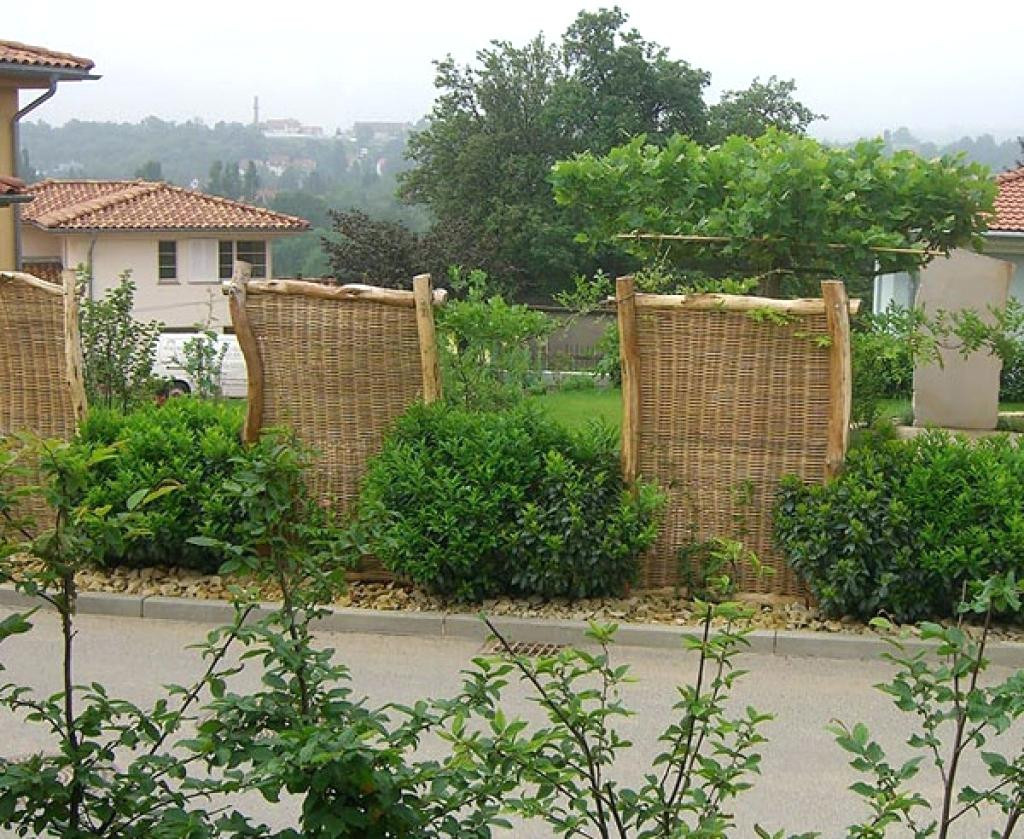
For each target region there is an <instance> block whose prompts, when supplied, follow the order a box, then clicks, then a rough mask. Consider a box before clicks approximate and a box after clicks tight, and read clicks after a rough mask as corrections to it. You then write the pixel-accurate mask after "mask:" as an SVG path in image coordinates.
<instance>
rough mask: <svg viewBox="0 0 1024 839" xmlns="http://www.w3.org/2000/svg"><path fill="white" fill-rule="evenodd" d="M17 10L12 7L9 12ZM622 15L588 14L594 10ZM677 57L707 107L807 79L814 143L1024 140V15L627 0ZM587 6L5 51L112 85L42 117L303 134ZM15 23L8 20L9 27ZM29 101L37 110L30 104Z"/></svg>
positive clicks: (160, 20)
mask: <svg viewBox="0 0 1024 839" xmlns="http://www.w3.org/2000/svg"><path fill="white" fill-rule="evenodd" d="M0 2H2V3H3V4H4V5H8V4H11V5H14V3H15V0H0ZM600 5H611V3H610V2H609V3H604V4H601V3H593V4H589V5H587V6H586V8H589V9H596V8H598V7H599V6H600ZM620 5H621V6H622V8H623V9H624V10H625V11H626V12H627V13H628V14H629V15H630V19H631V20H630V22H631V24H632V25H634V26H635V27H636V28H637V29H639V30H640V32H641V33H642V34H643V35H644V36H645V37H647V38H648V39H651V40H654V41H657V42H659V43H661V44H663V45H664V46H667V47H669V49H670V51H671V55H672V57H673V58H680V59H685V60H686V61H689V62H690V63H691V64H694V65H696V66H698V67H701V68H703V69H705V70H708V71H710V72H711V75H712V84H711V90H710V93H709V98H710V99H711V100H712V101H713V100H714V99H716V98H717V94H718V93H719V92H720V91H722V90H728V89H734V88H740V87H745V86H747V85H748V84H749V83H750V81H751V79H752V78H753V77H754V76H757V75H760V76H762V77H766V76H769V75H771V74H775V75H777V76H780V77H782V78H794V79H796V82H797V90H798V96H799V98H800V99H801V100H802V101H804V102H805V103H806V104H807V105H809V106H810V107H811V108H812V109H813V110H815V111H818V112H822V113H825V114H828V116H829V119H828V121H826V122H819V123H816V124H815V125H814V127H813V129H812V133H814V134H816V135H817V136H819V137H823V138H828V139H849V138H852V137H855V136H860V135H870V134H876V133H879V132H881V131H882V130H883V129H885V128H895V127H898V126H900V125H906V126H908V127H910V128H911V129H912V130H913V131H914V132H915V133H916V134H918V135H919V136H921V137H923V138H928V139H940V140H944V139H952V138H953V137H956V136H960V135H962V134H981V133H992V134H995V135H996V136H997V137H999V138H1006V137H1012V136H1016V135H1018V134H1024V9H1022V4H1021V2H1020V0H1017V2H1011V0H988V1H987V2H975V3H968V2H963V0H959V2H956V3H946V2H943V1H942V0H939V2H936V0H932V2H919V0H887V2H877V1H876V0H858V2H844V3H836V2H829V0H817V2H795V1H790V0H776V2H736V0H724V1H723V0H717V2H716V0H701V2H699V3H698V2H686V1H685V0H665V2H656V0H624V2H622V3H621V4H620ZM582 7H583V2H582V0H503V2H488V1H487V0H477V2H456V0H432V2H425V1H424V0H418V1H417V2H409V3H401V2H394V0H363V2H349V0H334V1H333V2H320V0H305V2H301V1H296V2H291V3H288V2H281V0H275V2H272V3H271V2H262V0H250V1H249V2H244V3H243V2H234V1H233V0H223V1H222V0H206V2H197V0H174V1H173V2H163V3H160V4H159V5H158V4H155V3H146V2H138V0H134V1H133V2H126V1H124V0H90V2H83V0H36V1H35V2H32V3H19V4H17V8H18V9H19V13H18V14H17V15H11V14H7V15H4V16H3V26H2V30H0V38H4V39H9V40H17V41H23V42H27V43H30V44H37V45H42V46H47V47H50V48H53V49H58V50H63V51H67V52H72V53H75V54H77V55H82V56H86V57H88V58H91V59H93V60H94V61H95V62H96V72H97V73H99V74H101V75H102V76H103V78H102V79H101V80H99V81H94V82H82V83H73V84H65V85H62V87H61V91H60V93H59V94H58V95H57V97H56V98H54V99H53V100H51V101H50V102H48V103H47V104H45V105H44V106H42V107H41V108H40V109H39V110H38V111H36V112H35V114H34V115H33V116H34V118H39V119H45V120H46V121H48V122H51V123H62V122H64V121H66V120H68V119H72V118H78V119H86V120H125V121H136V120H138V119H141V118H142V117H145V116H148V115H150V114H154V115H156V116H159V117H161V118H164V119H171V120H184V119H188V118H190V117H195V116H198V117H201V118H202V119H203V120H204V121H206V122H208V123H213V122H217V121H219V120H228V121H235V120H237V121H249V120H251V119H252V100H253V96H254V95H259V98H260V109H261V116H262V117H263V118H268V117H286V116H290V117H295V118H297V119H299V120H301V121H303V122H305V123H309V124H315V125H322V126H323V127H324V128H325V129H327V130H328V131H333V129H334V128H336V127H338V126H341V127H347V126H349V125H351V123H352V122H353V121H354V120H402V121H405V120H408V121H413V120H415V119H417V118H419V117H420V116H422V115H424V114H425V113H427V112H428V111H429V109H430V105H431V102H432V100H433V96H434V89H433V67H432V65H431V61H432V60H433V59H437V58H441V57H443V56H444V55H445V54H446V53H451V54H452V55H454V56H455V57H456V59H458V60H460V61H462V62H466V61H470V60H472V58H473V55H474V53H475V51H476V50H477V49H478V48H480V47H481V46H484V45H485V44H486V43H487V42H488V41H490V40H491V39H496V38H497V39H503V40H508V41H511V42H512V43H514V44H522V43H524V42H525V41H526V40H528V39H529V38H530V37H532V36H533V35H535V34H536V33H537V32H539V31H543V32H544V33H545V34H546V35H548V36H549V37H550V38H557V37H558V36H559V35H560V34H561V33H562V32H563V31H564V30H565V28H566V27H567V26H568V25H569V23H571V21H572V19H573V18H574V17H575V15H576V12H578V11H579V9H580V8H582ZM8 11H10V10H8ZM23 98H24V97H23Z"/></svg>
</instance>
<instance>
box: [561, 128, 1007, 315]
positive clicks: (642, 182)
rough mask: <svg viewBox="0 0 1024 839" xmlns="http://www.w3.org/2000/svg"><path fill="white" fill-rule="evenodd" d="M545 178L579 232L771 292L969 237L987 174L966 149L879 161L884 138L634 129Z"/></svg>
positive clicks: (978, 225) (893, 265)
mask: <svg viewBox="0 0 1024 839" xmlns="http://www.w3.org/2000/svg"><path fill="white" fill-rule="evenodd" d="M552 180H553V183H554V188H555V197H556V199H557V201H558V202H559V203H561V204H563V205H567V206H571V207H574V208H576V209H577V210H578V211H579V212H580V215H581V217H582V219H583V224H584V227H583V230H582V232H581V234H580V238H581V239H585V240H587V241H590V242H593V243H595V244H596V243H600V242H609V241H613V240H618V241H620V242H621V243H624V244H625V245H626V247H627V248H629V249H630V250H631V251H632V252H634V253H636V254H637V255H639V256H640V257H642V258H644V259H645V260H647V261H650V260H653V259H657V260H660V261H661V263H662V264H668V265H669V266H673V267H677V268H680V269H687V270H697V271H705V272H709V273H714V274H716V275H718V276H757V277H759V278H761V288H762V292H764V293H768V294H771V295H773V296H778V295H779V294H780V292H781V291H782V290H783V288H784V286H783V281H784V280H788V284H787V285H786V286H785V287H786V288H787V290H792V291H800V290H801V289H802V287H803V286H805V285H807V281H808V280H813V281H814V282H815V283H817V282H818V281H819V280H820V279H821V278H822V277H838V278H843V279H846V280H847V281H855V280H858V279H868V278H870V277H873V276H876V275H878V274H884V273H892V272H896V271H908V270H914V269H916V268H919V267H920V266H921V265H923V264H926V263H927V262H928V261H929V260H930V259H932V258H934V257H935V256H936V255H938V254H942V253H948V252H949V251H950V250H952V249H953V248H956V247H962V246H966V245H971V244H972V243H973V244H975V245H976V244H978V235H979V234H980V233H981V232H982V231H984V230H985V227H986V217H987V215H988V214H989V213H991V212H992V202H993V200H994V198H995V192H996V187H995V183H994V181H993V180H992V177H991V174H990V173H989V171H988V169H987V168H986V167H984V166H981V165H980V164H976V163H968V162H967V161H966V160H964V158H963V157H962V156H945V157H942V158H938V159H935V160H925V159H924V158H922V157H920V156H918V155H917V154H915V153H913V152H897V153H895V154H893V155H886V154H885V153H884V149H883V144H882V142H881V141H880V140H865V141H861V142H858V143H856V144H855V145H852V146H848V147H838V146H826V145H823V144H822V143H820V142H818V141H817V140H814V139H811V138H808V137H800V136H794V135H789V134H784V133H781V132H779V131H775V130H770V131H769V132H767V133H766V134H764V135H763V136H761V137H759V138H757V139H753V140H751V139H749V138H746V137H730V138H729V139H728V140H726V141H725V142H724V143H723V144H721V145H720V146H713V147H711V148H704V147H702V146H700V145H698V144H697V143H696V142H694V141H693V140H691V139H689V138H688V137H685V136H682V135H677V136H675V137H673V138H671V139H670V140H669V141H668V143H667V144H666V145H665V146H664V147H655V146H652V145H648V144H646V143H645V141H644V138H643V137H638V138H636V139H634V140H633V141H631V142H629V143H627V144H626V145H623V146H619V147H617V148H614V149H612V150H611V151H610V152H609V153H608V154H607V155H604V156H600V157H598V156H595V155H593V154H590V153H585V154H582V155H578V156H577V157H575V158H574V159H572V160H566V161H561V162H559V163H557V164H556V165H555V167H554V169H553V174H552ZM623 234H629V235H628V237H627V238H622V237H623ZM658 234H667V236H666V235H658Z"/></svg>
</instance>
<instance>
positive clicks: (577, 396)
mask: <svg viewBox="0 0 1024 839" xmlns="http://www.w3.org/2000/svg"><path fill="white" fill-rule="evenodd" d="M530 400H531V401H532V402H534V403H535V404H537V405H540V406H541V408H543V409H544V411H545V412H547V414H548V415H549V416H550V417H551V418H552V419H553V420H555V421H556V422H560V423H561V424H562V425H564V426H566V427H567V428H582V427H583V426H585V425H586V424H587V422H588V421H589V420H591V419H599V420H603V421H604V422H606V423H608V425H611V426H613V427H615V428H618V427H619V426H620V425H621V424H622V394H621V392H620V391H619V389H618V388H612V387H600V388H593V389H592V390H554V391H550V392H548V393H544V394H541V395H539V396H532V397H530Z"/></svg>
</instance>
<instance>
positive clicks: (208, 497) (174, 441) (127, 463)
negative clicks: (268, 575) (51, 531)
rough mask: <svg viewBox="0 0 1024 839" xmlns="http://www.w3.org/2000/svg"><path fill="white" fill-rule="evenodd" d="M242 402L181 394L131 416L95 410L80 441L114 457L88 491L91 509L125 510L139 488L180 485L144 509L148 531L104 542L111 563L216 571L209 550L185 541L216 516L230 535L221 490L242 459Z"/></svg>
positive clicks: (138, 410) (86, 489)
mask: <svg viewBox="0 0 1024 839" xmlns="http://www.w3.org/2000/svg"><path fill="white" fill-rule="evenodd" d="M241 428H242V407H241V406H240V405H239V404H237V403H231V402H213V401H204V400H199V399H192V398H188V397H183V398H180V399H172V400H170V401H168V402H167V403H165V404H163V405H155V404H150V405H144V406H142V407H140V408H137V409H135V410H133V411H130V412H128V413H122V412H120V411H117V410H112V409H105V408H93V409H92V410H91V411H90V412H89V416H88V417H87V418H86V420H85V421H84V422H83V423H82V426H81V429H80V431H79V438H80V439H81V440H82V441H83V442H84V443H86V444H100V445H111V444H116V445H117V446H118V455H117V457H115V458H113V459H111V460H109V461H107V462H105V463H103V464H101V465H100V466H99V467H98V469H97V474H98V475H99V480H97V481H96V482H95V483H93V484H92V485H91V486H89V487H87V488H85V491H84V501H85V503H87V504H89V505H90V506H94V507H101V506H107V505H109V506H110V507H111V508H112V509H124V506H125V504H126V503H127V501H128V499H129V498H130V497H131V496H132V495H133V494H134V493H135V492H136V491H138V490H140V489H145V488H153V487H156V486H158V485H160V484H161V483H163V482H165V481H173V482H176V483H178V484H180V487H181V488H180V489H179V490H177V491H174V492H170V493H168V494H167V495H164V496H162V497H160V498H159V499H157V500H156V501H154V502H153V503H152V504H151V505H149V506H148V507H147V508H146V513H147V519H148V528H147V529H148V530H149V533H148V535H145V536H142V537H140V538H137V539H133V540H131V541H130V542H125V543H123V544H112V545H108V546H107V550H106V556H105V561H106V562H107V563H108V564H110V565H121V566H128V567H134V568H138V567H144V566H150V565H172V566H181V567H186V568H194V569H197V570H201V571H204V572H207V573H214V572H216V570H217V568H218V566H219V564H220V561H219V559H218V556H217V555H216V554H214V553H213V552H212V551H211V550H210V549H209V548H204V547H200V546H197V545H192V544H189V543H188V542H187V541H186V540H187V539H188V538H189V537H192V536H196V535H197V534H199V533H201V532H203V531H204V525H205V523H206V522H207V521H208V520H209V519H210V518H211V517H217V519H218V526H219V529H220V530H221V532H224V533H230V528H231V524H232V523H231V521H230V520H225V519H230V515H231V513H230V511H229V510H228V509H227V508H226V506H225V504H224V503H223V499H222V498H221V497H220V496H221V489H222V486H223V483H224V482H225V481H226V480H228V479H229V478H230V476H231V474H232V472H233V470H234V469H237V468H238V464H237V458H240V457H244V455H245V450H244V448H243V446H242V444H241V442H240V436H241V435H240V432H241Z"/></svg>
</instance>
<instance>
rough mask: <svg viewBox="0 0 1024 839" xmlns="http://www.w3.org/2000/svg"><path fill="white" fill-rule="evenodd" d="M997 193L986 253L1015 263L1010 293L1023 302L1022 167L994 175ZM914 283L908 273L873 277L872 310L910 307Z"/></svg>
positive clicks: (1023, 231) (1023, 229)
mask: <svg viewBox="0 0 1024 839" xmlns="http://www.w3.org/2000/svg"><path fill="white" fill-rule="evenodd" d="M996 185H997V186H998V189H999V191H998V193H997V194H996V200H995V214H994V215H993V216H992V218H991V219H990V220H989V227H988V230H987V231H986V232H985V233H984V234H983V239H984V242H985V247H984V249H983V251H982V252H983V253H984V254H985V256H991V257H994V258H995V259H1003V260H1005V261H1007V262H1010V263H1012V264H1013V266H1014V273H1013V278H1012V279H1011V281H1010V296H1011V297H1015V298H1016V299H1017V300H1020V301H1021V302H1022V303H1024V166H1021V167H1020V168H1018V169H1014V170H1012V171H1010V172H1003V173H1002V174H1000V175H997V176H996ZM916 291H917V284H916V282H915V281H914V279H913V278H912V277H910V276H909V275H908V274H885V275H883V276H881V277H876V278H875V297H874V301H873V306H872V309H873V311H875V312H882V311H884V310H885V309H886V308H888V306H889V305H890V304H891V303H895V304H897V305H899V306H905V307H909V306H911V305H912V304H913V302H914V296H915V294H916Z"/></svg>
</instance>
